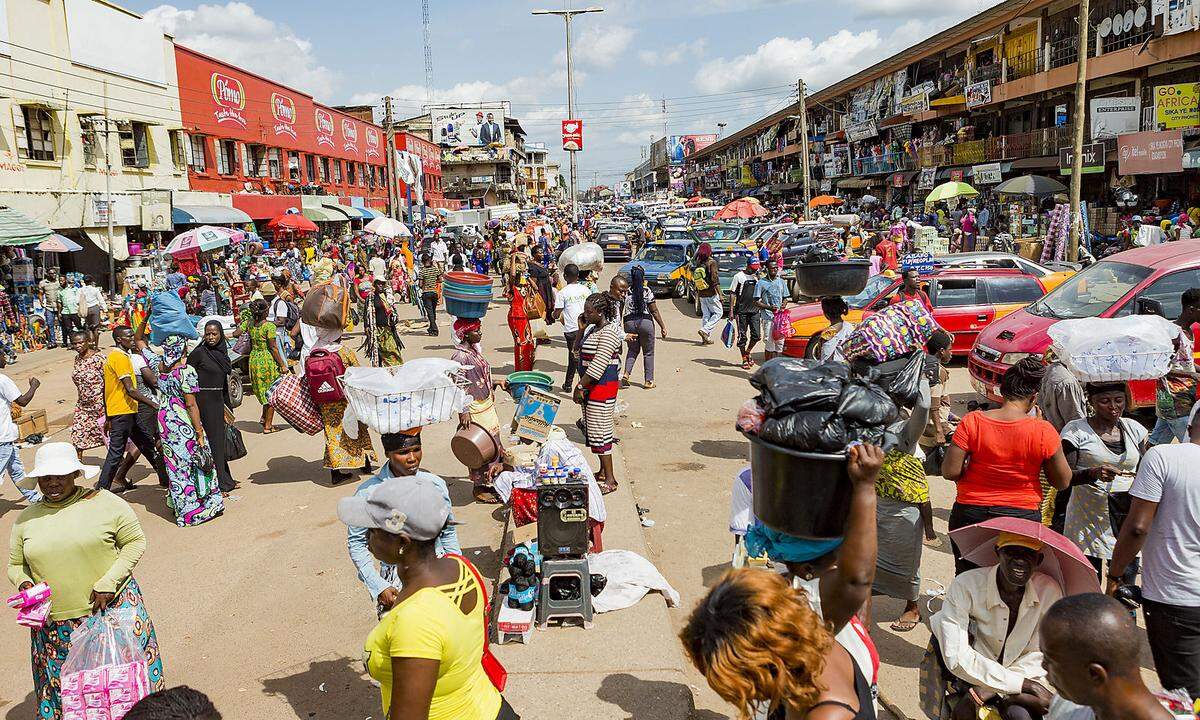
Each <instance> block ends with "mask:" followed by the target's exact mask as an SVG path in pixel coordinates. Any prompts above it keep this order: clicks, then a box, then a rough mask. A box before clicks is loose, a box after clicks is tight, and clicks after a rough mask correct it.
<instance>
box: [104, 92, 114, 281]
mask: <svg viewBox="0 0 1200 720" xmlns="http://www.w3.org/2000/svg"><path fill="white" fill-rule="evenodd" d="M111 132H112V128H111V127H110V126H109V120H108V81H107V80H105V81H104V209H105V215H106V216H107V217H108V222H107V226H108V292H109V294H111V295H115V294H116V293H117V259H116V258H115V257H113V256H114V254H115V253H116V248H115V247H113V202H112V154H111V150H112V148H111V143H110V142H109V139H108V137H109V135H110V133H111Z"/></svg>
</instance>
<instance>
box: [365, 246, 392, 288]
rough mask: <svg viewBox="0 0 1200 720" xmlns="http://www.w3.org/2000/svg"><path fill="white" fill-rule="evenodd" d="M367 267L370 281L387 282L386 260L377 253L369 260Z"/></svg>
mask: <svg viewBox="0 0 1200 720" xmlns="http://www.w3.org/2000/svg"><path fill="white" fill-rule="evenodd" d="M367 267H368V268H370V270H371V279H372V280H383V281H385V282H386V281H387V260H384V259H383V256H382V255H380V254H378V253H377V254H376V255H375V256H374V257H372V258H371V261H370V262H369V263H367Z"/></svg>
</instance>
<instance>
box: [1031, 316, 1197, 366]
mask: <svg viewBox="0 0 1200 720" xmlns="http://www.w3.org/2000/svg"><path fill="white" fill-rule="evenodd" d="M1179 333H1180V329H1179V326H1178V325H1176V324H1175V323H1173V322H1171V321H1170V320H1167V319H1166V318H1163V317H1160V316H1158V315H1131V316H1129V317H1121V318H1078V319H1072V320H1062V321H1060V322H1057V323H1055V324H1054V325H1052V326H1051V327H1050V329H1049V330H1048V331H1047V334H1048V335H1049V336H1050V342H1051V347H1052V348H1053V349H1054V352H1055V354H1056V355H1058V357H1059V358H1060V359H1062V361H1063V364H1064V365H1066V366H1067V368H1068V369H1069V370H1070V371H1071V372H1072V373H1074V374H1075V376H1076V377H1077V378H1079V380H1080V381H1081V382H1128V381H1130V380H1153V379H1157V378H1160V377H1162V376H1164V375H1166V374H1167V372H1168V371H1169V370H1170V368H1171V359H1172V357H1174V355H1175V340H1176V339H1177V338H1178V337H1179Z"/></svg>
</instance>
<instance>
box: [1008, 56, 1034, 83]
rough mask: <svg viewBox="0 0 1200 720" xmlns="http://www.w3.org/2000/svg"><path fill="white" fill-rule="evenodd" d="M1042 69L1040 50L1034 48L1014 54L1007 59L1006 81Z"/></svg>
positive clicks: (1032, 73) (1017, 78)
mask: <svg viewBox="0 0 1200 720" xmlns="http://www.w3.org/2000/svg"><path fill="white" fill-rule="evenodd" d="M1041 71H1042V51H1041V49H1034V50H1030V51H1028V52H1023V53H1021V54H1019V55H1015V56H1013V57H1012V59H1010V60H1009V61H1008V77H1007V78H1006V80H1007V81H1012V80H1019V79H1021V78H1024V77H1029V76H1030V75H1036V74H1038V73H1040V72H1041Z"/></svg>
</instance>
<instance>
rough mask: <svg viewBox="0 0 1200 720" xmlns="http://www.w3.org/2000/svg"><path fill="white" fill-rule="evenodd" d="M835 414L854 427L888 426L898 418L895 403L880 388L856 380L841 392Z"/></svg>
mask: <svg viewBox="0 0 1200 720" xmlns="http://www.w3.org/2000/svg"><path fill="white" fill-rule="evenodd" d="M837 413H838V415H839V416H840V417H841V418H842V419H843V420H844V421H846V422H847V423H849V424H854V425H890V424H891V423H893V422H895V421H896V418H898V417H899V416H900V411H899V410H898V409H897V408H896V403H894V402H892V399H891V398H890V397H888V394H887V393H886V392H884V391H883V389H882V388H880V387H878V386H876V385H871V384H869V383H867V382H866V381H865V380H862V379H858V378H856V379H855V380H852V381H850V382H849V383H847V384H846V387H845V389H843V390H842V396H841V398H839V399H838V407H837Z"/></svg>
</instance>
